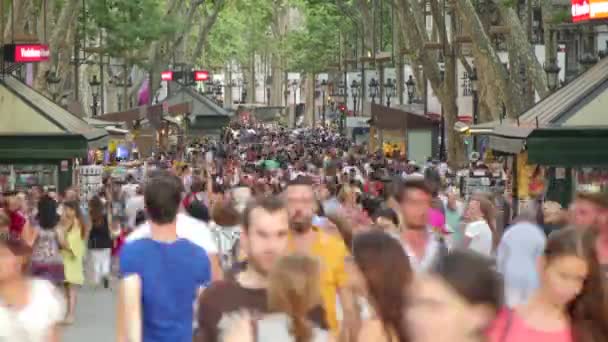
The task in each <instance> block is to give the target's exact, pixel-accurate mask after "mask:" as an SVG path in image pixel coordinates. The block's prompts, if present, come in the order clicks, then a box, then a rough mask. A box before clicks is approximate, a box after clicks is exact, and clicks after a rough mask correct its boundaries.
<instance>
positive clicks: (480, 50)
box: [456, 0, 517, 113]
mask: <svg viewBox="0 0 608 342" xmlns="http://www.w3.org/2000/svg"><path fill="white" fill-rule="evenodd" d="M456 3H457V9H458V13H459V16H460V18H461V20H462V24H463V26H464V28H465V31H468V33H469V34H470V36H471V39H472V41H473V44H472V45H473V51H474V55H475V61H476V64H477V65H479V66H481V65H483V68H481V67H479V68H478V70H477V73H478V75H479V73H486V74H487V75H486V76H488V78H486V80H487V81H488V82H490V83H494V85H493V86H490V87H489V88H492V87H493V88H494V89H495V90H496V91H497V94H498V95H499V96H500V99H502V101H503V102H504V104H505V107H506V109H507V113H517V108H516V106H515V104H514V103H513V100H514V98H513V96H512V90H511V86H510V84H509V81H508V79H509V76H508V75H507V71H506V70H505V68H504V67H503V65H502V62H501V61H500V58H499V57H498V54H497V53H496V50H495V49H494V47H493V45H492V42H491V40H490V37H488V34H487V33H486V31H485V30H484V28H483V25H482V23H481V20H480V19H479V16H478V15H477V12H476V10H475V7H474V6H473V4H472V3H471V0H456Z"/></svg>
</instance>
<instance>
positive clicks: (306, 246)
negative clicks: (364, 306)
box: [285, 176, 353, 333]
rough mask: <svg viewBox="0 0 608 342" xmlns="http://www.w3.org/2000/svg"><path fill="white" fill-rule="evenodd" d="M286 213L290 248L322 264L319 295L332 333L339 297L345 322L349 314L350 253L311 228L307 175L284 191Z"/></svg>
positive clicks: (335, 329) (310, 186)
mask: <svg viewBox="0 0 608 342" xmlns="http://www.w3.org/2000/svg"><path fill="white" fill-rule="evenodd" d="M285 197H286V201H287V211H288V214H289V226H290V227H289V228H290V249H291V251H293V252H299V253H305V254H308V255H311V256H314V257H317V258H318V260H319V262H320V263H321V279H320V283H321V295H322V297H323V306H324V308H325V311H326V314H327V323H328V324H329V327H330V328H331V330H332V331H333V332H334V333H337V332H338V328H339V327H338V321H337V317H336V301H337V299H338V298H339V299H340V303H341V304H342V307H343V308H342V309H343V311H344V323H345V324H347V322H350V321H349V318H351V317H352V314H353V312H352V310H351V309H350V308H349V307H348V306H349V305H348V303H352V300H350V298H349V296H350V294H349V291H348V290H347V289H346V280H347V277H346V271H345V265H344V262H345V259H346V257H347V256H348V255H349V253H348V249H347V248H346V245H345V244H344V242H343V241H342V240H341V239H340V238H338V237H335V236H333V235H330V234H328V233H326V232H323V231H322V230H320V229H318V228H317V227H314V226H313V224H312V219H313V217H314V215H315V196H314V191H313V182H312V180H311V179H310V178H308V177H302V176H300V177H298V178H297V179H296V180H294V181H292V182H291V183H290V184H289V185H288V187H287V190H286V192H285Z"/></svg>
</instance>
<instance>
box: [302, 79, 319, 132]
mask: <svg viewBox="0 0 608 342" xmlns="http://www.w3.org/2000/svg"><path fill="white" fill-rule="evenodd" d="M304 77H305V79H304V94H305V98H304V110H305V111H304V125H305V126H306V127H312V126H313V125H314V122H315V113H316V112H317V108H316V105H315V90H316V89H315V74H313V73H310V72H307V73H306V75H305V76H304Z"/></svg>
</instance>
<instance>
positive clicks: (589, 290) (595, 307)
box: [544, 227, 608, 342]
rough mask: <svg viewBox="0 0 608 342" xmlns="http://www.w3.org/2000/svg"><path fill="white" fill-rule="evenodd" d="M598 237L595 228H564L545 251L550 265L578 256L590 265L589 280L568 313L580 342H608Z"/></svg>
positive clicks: (607, 301) (606, 296) (607, 305)
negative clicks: (562, 259)
mask: <svg viewBox="0 0 608 342" xmlns="http://www.w3.org/2000/svg"><path fill="white" fill-rule="evenodd" d="M597 236H598V232H597V230H596V229H594V228H588V229H578V228H575V227H567V228H562V229H560V230H559V231H557V232H555V233H553V234H551V235H550V236H549V239H548V240H547V246H546V247H545V253H544V255H545V258H546V259H547V263H550V262H551V261H553V259H556V258H559V257H563V256H577V257H580V258H582V259H583V260H585V262H587V265H588V269H589V273H588V274H587V279H585V282H584V283H583V288H582V289H581V292H580V293H579V295H578V296H577V297H576V298H575V299H574V300H573V301H572V302H571V303H570V304H569V305H568V309H567V310H568V316H569V318H570V322H571V325H572V334H573V339H574V340H575V341H577V342H597V341H608V294H607V293H606V291H607V290H606V284H605V281H606V280H605V274H604V273H603V272H602V271H601V266H600V262H599V260H598V257H597V253H596V247H595V246H596V241H597Z"/></svg>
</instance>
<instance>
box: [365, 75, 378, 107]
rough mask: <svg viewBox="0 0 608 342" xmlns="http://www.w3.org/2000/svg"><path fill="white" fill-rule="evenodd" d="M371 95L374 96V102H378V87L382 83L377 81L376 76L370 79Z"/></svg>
mask: <svg viewBox="0 0 608 342" xmlns="http://www.w3.org/2000/svg"><path fill="white" fill-rule="evenodd" d="M368 86H369V96H370V97H371V98H372V103H376V96H378V87H379V86H380V84H379V83H378V81H376V79H375V78H372V79H371V80H370V81H369V84H368Z"/></svg>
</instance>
